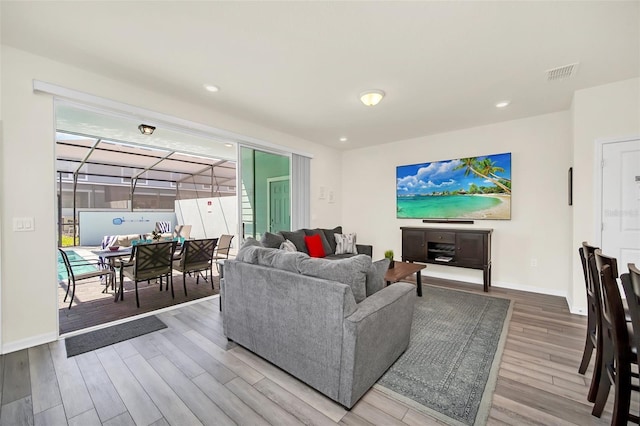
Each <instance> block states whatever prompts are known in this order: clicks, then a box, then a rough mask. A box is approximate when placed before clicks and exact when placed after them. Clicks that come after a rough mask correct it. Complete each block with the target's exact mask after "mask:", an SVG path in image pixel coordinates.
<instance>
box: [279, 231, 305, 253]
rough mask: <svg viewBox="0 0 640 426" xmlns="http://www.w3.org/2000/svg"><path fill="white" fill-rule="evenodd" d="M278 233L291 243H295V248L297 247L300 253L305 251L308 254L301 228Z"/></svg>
mask: <svg viewBox="0 0 640 426" xmlns="http://www.w3.org/2000/svg"><path fill="white" fill-rule="evenodd" d="M280 233H281V234H282V236H283V237H284V238H285V239H287V240H289V241H291V242H292V243H293V244H295V245H296V249H298V251H301V252H302V253H306V254H309V252H308V251H307V245H306V244H305V242H304V236H305V233H304V231H303V230H302V229H299V230H297V231H293V232H291V231H280Z"/></svg>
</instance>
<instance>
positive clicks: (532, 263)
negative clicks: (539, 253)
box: [531, 258, 538, 268]
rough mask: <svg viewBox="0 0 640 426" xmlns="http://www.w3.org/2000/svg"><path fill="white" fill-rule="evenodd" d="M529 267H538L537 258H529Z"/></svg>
mask: <svg viewBox="0 0 640 426" xmlns="http://www.w3.org/2000/svg"><path fill="white" fill-rule="evenodd" d="M531 267H532V268H537V267H538V259H535V258H534V259H531Z"/></svg>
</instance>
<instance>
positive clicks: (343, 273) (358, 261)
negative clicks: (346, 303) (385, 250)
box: [299, 254, 371, 303]
mask: <svg viewBox="0 0 640 426" xmlns="http://www.w3.org/2000/svg"><path fill="white" fill-rule="evenodd" d="M299 267H300V273H301V274H302V275H308V276H312V277H317V278H323V279H326V280H331V281H337V282H340V283H343V284H347V285H348V286H349V287H351V292H352V293H353V297H354V299H355V300H356V303H360V302H362V301H363V300H364V299H365V297H366V296H367V285H366V278H367V271H368V270H369V268H370V267H371V258H370V257H369V256H366V255H364V254H360V255H357V256H353V257H350V258H348V259H339V260H327V259H321V258H314V257H310V258H305V259H302V260H301V261H300V263H299Z"/></svg>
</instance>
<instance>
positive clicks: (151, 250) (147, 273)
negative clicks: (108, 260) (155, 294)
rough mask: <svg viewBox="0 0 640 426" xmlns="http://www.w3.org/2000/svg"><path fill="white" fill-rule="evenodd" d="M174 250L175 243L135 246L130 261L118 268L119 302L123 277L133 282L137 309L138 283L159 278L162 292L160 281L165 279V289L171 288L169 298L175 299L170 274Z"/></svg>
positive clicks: (121, 298)
mask: <svg viewBox="0 0 640 426" xmlns="http://www.w3.org/2000/svg"><path fill="white" fill-rule="evenodd" d="M175 249H176V242H175V241H166V242H160V243H147V244H137V245H135V246H134V247H133V250H132V252H131V259H129V261H128V262H122V263H121V266H120V290H119V294H120V300H123V299H124V284H123V283H124V277H125V276H126V277H127V278H129V279H130V280H131V281H133V282H134V285H135V289H136V305H137V306H138V308H139V307H140V299H139V297H138V283H139V282H140V281H150V280H152V279H156V278H159V279H160V290H162V279H163V278H164V277H166V278H167V289H168V288H169V286H171V297H172V298H175V293H174V291H173V274H172V271H173V253H174V252H175ZM116 299H117V297H116Z"/></svg>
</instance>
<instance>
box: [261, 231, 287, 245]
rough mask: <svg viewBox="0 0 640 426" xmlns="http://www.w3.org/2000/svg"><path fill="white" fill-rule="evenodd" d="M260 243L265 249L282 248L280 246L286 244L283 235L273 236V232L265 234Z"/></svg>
mask: <svg viewBox="0 0 640 426" xmlns="http://www.w3.org/2000/svg"><path fill="white" fill-rule="evenodd" d="M260 242H261V243H262V245H263V246H264V247H268V248H280V244H282V243H284V237H283V236H282V234H272V233H271V232H265V233H264V235H262V238H261V239H260Z"/></svg>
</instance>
